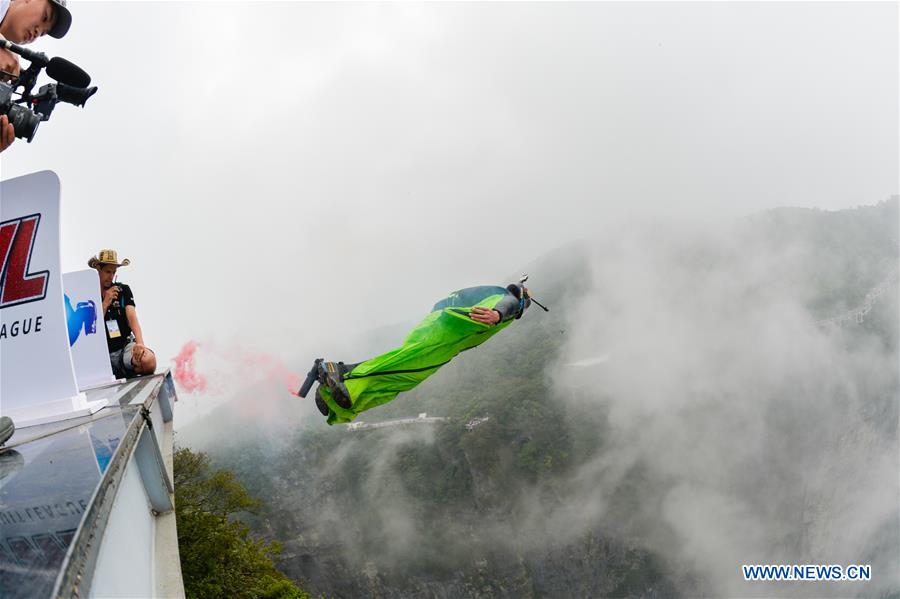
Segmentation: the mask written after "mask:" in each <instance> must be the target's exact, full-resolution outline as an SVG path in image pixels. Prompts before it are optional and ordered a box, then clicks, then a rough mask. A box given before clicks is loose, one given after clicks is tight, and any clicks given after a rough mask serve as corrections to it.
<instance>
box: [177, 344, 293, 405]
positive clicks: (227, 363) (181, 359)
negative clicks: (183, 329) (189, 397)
mask: <svg viewBox="0 0 900 599" xmlns="http://www.w3.org/2000/svg"><path fill="white" fill-rule="evenodd" d="M199 347H200V344H199V343H197V342H196V341H188V342H187V343H185V344H184V347H183V348H181V352H180V353H179V354H178V356H177V357H176V358H175V380H176V381H177V382H178V384H179V385H180V386H181V387H182V388H183V389H184V390H185V391H187V392H188V393H193V392H195V391H205V390H206V389H207V379H206V376H204V375H203V374H200V373H199V372H197V370H196V364H195V361H194V359H195V353H196V351H197V348H199ZM203 353H204V355H207V354H209V355H210V356H211V357H212V358H214V360H213V361H218V362H220V366H224V369H223V371H222V372H220V371H219V369H214V371H212V372H208V374H209V375H210V376H212V377H213V378H214V379H223V378H230V377H236V378H238V379H240V380H241V382H247V381H248V380H253V379H256V380H259V379H263V380H267V381H272V382H276V383H278V384H280V385H284V386H285V387H286V388H287V390H288V391H289V392H290V393H291V394H292V395H295V396H296V395H297V391H298V389H300V384H301V382H302V380H303V379H302V377H301V376H300V375H299V374H297V373H295V372H293V371H292V370H290V369H289V368H288V367H287V366H285V365H284V363H283V362H282V361H281V360H280V359H279V358H276V357H275V356H272V355H270V354H267V353H265V352H260V351H256V350H252V349H248V348H234V347H231V348H221V347H216V346H215V344H212V343H209V344H204V345H203Z"/></svg>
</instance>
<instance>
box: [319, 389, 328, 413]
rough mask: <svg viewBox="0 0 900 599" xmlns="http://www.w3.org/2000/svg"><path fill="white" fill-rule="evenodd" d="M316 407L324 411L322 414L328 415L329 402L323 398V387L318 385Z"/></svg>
mask: <svg viewBox="0 0 900 599" xmlns="http://www.w3.org/2000/svg"><path fill="white" fill-rule="evenodd" d="M316 407H317V408H319V411H320V412H322V416H328V412H330V410H329V409H328V404H327V403H325V400H324V399H322V387H316Z"/></svg>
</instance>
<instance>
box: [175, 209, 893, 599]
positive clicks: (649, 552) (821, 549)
mask: <svg viewBox="0 0 900 599" xmlns="http://www.w3.org/2000/svg"><path fill="white" fill-rule="evenodd" d="M897 239H898V201H897V198H892V199H891V200H888V201H883V202H881V203H879V204H876V205H873V206H862V207H859V208H856V209H853V210H843V211H838V212H825V211H821V210H810V209H798V208H783V209H777V210H771V211H767V212H764V213H760V214H756V215H753V216H750V217H747V218H744V219H741V220H739V221H737V222H735V223H733V224H732V225H731V226H729V227H727V228H725V229H720V230H710V229H709V228H708V227H702V226H699V225H698V226H688V225H679V226H672V225H670V224H668V223H663V222H657V223H645V224H643V225H640V226H637V225H636V226H635V228H634V229H632V230H621V231H606V232H604V233H603V234H602V235H601V234H598V237H597V238H595V239H588V240H584V241H583V242H579V243H573V244H571V245H568V246H565V247H562V248H559V249H558V250H556V251H554V252H552V253H550V254H548V255H546V256H543V257H541V258H539V259H537V260H535V261H534V263H533V264H531V265H529V266H528V272H529V274H530V275H531V279H530V285H531V289H532V291H533V293H534V295H535V296H536V297H537V298H538V299H539V300H541V301H542V302H543V303H545V304H547V305H549V306H550V310H551V311H550V312H549V313H544V312H541V311H539V309H537V308H535V307H532V309H531V310H529V312H528V313H526V314H525V316H524V317H523V318H522V319H521V321H520V322H517V323H514V324H513V325H512V326H511V327H509V329H507V330H506V331H504V332H503V333H502V334H500V335H498V336H497V337H496V338H495V339H492V340H491V341H489V342H488V343H487V344H486V345H485V346H484V347H481V348H479V349H477V350H474V351H471V352H465V353H464V354H462V355H460V356H459V357H458V358H457V359H456V360H454V361H453V362H452V363H451V364H449V365H447V366H445V367H444V368H442V369H441V370H440V371H439V372H438V373H437V374H436V375H434V376H433V377H432V378H430V379H429V380H428V381H427V382H426V383H425V384H423V385H422V386H420V387H419V388H417V389H416V390H414V391H413V392H411V393H408V394H406V395H404V396H401V397H400V398H398V399H397V400H395V401H394V402H391V403H390V404H387V405H386V406H383V407H380V408H378V409H377V410H373V411H370V412H366V413H364V414H362V415H361V416H360V420H362V421H366V422H376V421H384V420H389V419H393V418H403V417H410V416H415V415H416V414H418V413H421V412H426V413H428V415H429V416H444V417H448V418H450V420H449V421H448V422H445V423H442V424H437V425H424V424H423V425H410V426H405V427H404V426H397V427H388V428H381V429H375V430H356V431H354V430H350V429H349V428H348V427H341V426H337V427H327V426H325V425H324V424H323V423H322V422H321V418H319V417H318V414H316V415H315V416H312V417H310V416H309V414H310V411H309V409H308V406H304V405H301V404H300V401H301V400H299V399H297V398H291V397H289V396H287V395H286V394H285V393H284V392H283V391H282V392H281V393H279V392H278V391H276V390H274V389H272V387H271V386H269V385H266V384H262V383H260V384H256V385H254V386H248V387H246V388H244V389H240V390H238V391H236V392H235V394H234V398H233V399H232V400H231V401H230V402H229V403H228V404H226V405H225V406H223V407H222V408H220V409H219V410H217V411H216V412H214V413H212V414H211V415H210V416H208V417H206V418H205V419H204V420H203V422H202V423H198V424H195V425H193V426H191V427H187V428H185V429H182V430H179V439H178V440H179V442H180V443H182V444H187V445H190V446H192V447H196V448H198V449H202V450H205V451H208V452H210V454H211V455H212V457H213V460H214V463H215V465H216V466H217V467H226V468H228V469H231V470H233V471H234V472H235V473H236V475H237V476H238V478H239V479H240V480H241V482H242V483H244V484H245V485H246V486H247V488H248V489H249V490H250V492H251V493H252V494H253V495H255V496H258V497H260V498H261V499H262V500H263V501H264V504H265V508H264V511H263V513H262V515H261V516H260V517H255V518H248V522H249V523H250V524H251V526H252V527H253V529H254V531H255V532H256V533H258V534H260V535H262V536H264V537H266V538H269V539H277V540H278V541H280V542H282V543H283V544H284V547H285V552H284V555H283V556H282V561H281V563H280V567H281V569H282V570H283V571H284V572H285V573H286V574H288V576H290V577H291V578H293V579H294V580H296V581H298V583H300V584H301V586H302V587H303V588H304V589H306V590H308V591H310V592H311V593H312V594H314V595H315V594H319V593H322V594H324V595H326V596H336V597H356V596H373V597H461V596H465V597H495V596H508V597H528V596H533V597H545V596H583V597H588V596H591V597H593V596H649V597H676V596H736V595H740V596H770V595H773V594H775V595H777V594H782V595H783V594H785V593H787V592H790V593H791V594H802V595H805V596H829V595H830V596H855V595H867V596H872V595H876V596H877V595H880V596H891V595H896V594H897V593H898V592H900V581H898V580H897V579H896V578H892V576H896V571H895V570H896V568H895V565H896V563H898V561H900V556H898V555H897V546H896V538H897V535H898V532H900V524H898V520H897V511H896V497H897V493H898V488H897V476H896V473H897V471H898V457H897V456H898V452H897V449H898V445H897V416H898V414H897V409H898V397H897V388H898V382H900V379H898V368H897V364H898V361H897V357H898V355H897V347H898V297H897V289H896V269H897V266H898V242H897ZM518 274H519V273H510V277H509V279H510V280H512V279H513V278H515V277H516V276H518ZM884 281H888V282H891V281H892V282H893V284H891V285H889V287H888V290H887V291H886V292H885V293H884V294H883V295H882V296H880V297H879V298H877V301H874V302H872V303H871V310H870V311H869V312H868V313H866V314H865V315H864V317H863V318H862V322H856V321H853V322H851V323H847V324H845V325H844V326H841V327H838V326H827V325H821V324H817V321H821V320H823V319H826V318H829V317H832V316H836V315H839V314H842V313H845V312H847V311H852V310H854V309H855V308H856V307H857V306H860V305H862V304H864V303H865V302H866V294H867V293H868V292H869V291H870V290H871V289H873V288H875V287H877V286H878V285H879V284H880V283H883V282H884ZM393 332H397V333H398V335H394V337H396V340H397V341H399V339H400V337H401V336H402V334H403V332H404V331H403V330H402V329H401V328H400V327H399V326H397V327H388V328H384V329H381V330H380V331H375V332H374V333H373V334H372V335H371V336H370V337H369V338H368V345H370V346H371V345H377V344H378V343H379V342H386V341H385V340H386V339H388V338H390V337H391V336H392V335H391V333H393ZM390 347H391V345H384V346H382V347H381V350H387V349H389V348H390ZM370 349H372V350H373V351H378V350H375V349H374V348H370ZM351 359H356V357H353V358H351ZM348 361H349V360H348ZM484 418H487V419H486V420H482V421H481V422H480V424H478V425H477V426H474V427H472V426H469V427H467V426H466V425H467V423H470V422H472V421H473V420H474V419H484ZM742 563H798V564H804V563H829V564H830V563H846V564H849V563H863V564H869V563H870V564H872V566H873V570H874V571H876V572H880V573H881V574H880V575H876V576H875V577H874V580H873V581H872V582H870V583H830V584H826V583H821V584H817V583H806V585H805V586H803V587H802V588H798V587H797V586H796V585H794V586H791V587H787V586H779V585H778V584H775V583H766V584H764V583H748V582H745V581H743V579H742V578H741V576H740V569H739V568H740V565H741V564H742ZM892 564H893V565H894V566H892ZM786 589H789V590H786Z"/></svg>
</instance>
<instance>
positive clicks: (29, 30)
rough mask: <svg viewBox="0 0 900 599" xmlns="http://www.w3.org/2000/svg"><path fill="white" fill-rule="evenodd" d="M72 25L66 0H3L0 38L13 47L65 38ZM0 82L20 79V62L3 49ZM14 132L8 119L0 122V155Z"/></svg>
mask: <svg viewBox="0 0 900 599" xmlns="http://www.w3.org/2000/svg"><path fill="white" fill-rule="evenodd" d="M71 25H72V13H70V12H69V9H68V8H66V0H0V38H3V39H6V40H9V41H11V42H13V43H14V44H30V43H31V42H33V41H34V40H36V39H37V38H39V37H41V36H42V35H45V34H49V35H50V37H55V38H57V39H59V38H61V37H63V36H64V35H65V34H66V33H67V32H68V31H69V27H70V26H71ZM0 71H3V73H0V79H2V80H10V79H11V78H12V77H16V76H18V75H19V71H20V67H19V59H18V58H17V57H16V55H15V54H13V53H12V52H10V51H9V50H5V49H0ZM14 140H15V130H14V129H13V126H12V124H11V123H10V122H9V119H7V118H6V117H5V116H4V117H3V118H2V122H0V152H2V151H3V150H5V149H6V148H8V147H9V146H10V145H12V142H13V141H14Z"/></svg>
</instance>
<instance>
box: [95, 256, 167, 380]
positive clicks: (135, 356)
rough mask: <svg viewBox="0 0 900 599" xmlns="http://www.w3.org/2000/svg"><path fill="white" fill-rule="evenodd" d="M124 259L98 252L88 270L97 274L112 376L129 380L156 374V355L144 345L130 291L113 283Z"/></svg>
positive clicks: (121, 285)
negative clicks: (140, 375) (142, 375)
mask: <svg viewBox="0 0 900 599" xmlns="http://www.w3.org/2000/svg"><path fill="white" fill-rule="evenodd" d="M129 264H131V261H130V260H129V259H128V258H126V259H125V260H122V262H119V260H118V255H117V254H116V251H115V250H109V249H105V250H100V252H99V254H98V255H97V256H93V257H91V258H90V259H89V260H88V266H90V267H91V268H96V269H97V272H98V273H99V274H100V295H101V297H102V298H103V315H104V320H105V321H106V344H107V348H108V349H109V361H110V364H111V365H112V368H113V374H115V375H116V377H118V378H129V377H132V376H136V375H139V374H153V373H154V372H156V355H155V354H154V353H153V351H152V350H150V349H149V348H148V347H147V346H145V345H144V334H143V331H142V330H141V325H140V323H139V322H138V316H137V310H136V308H135V304H134V295H133V294H132V293H131V288H130V287H129V286H128V285H126V284H124V283H119V282H116V281H115V277H116V271H117V270H118V269H119V267H121V266H128V265H129Z"/></svg>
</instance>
